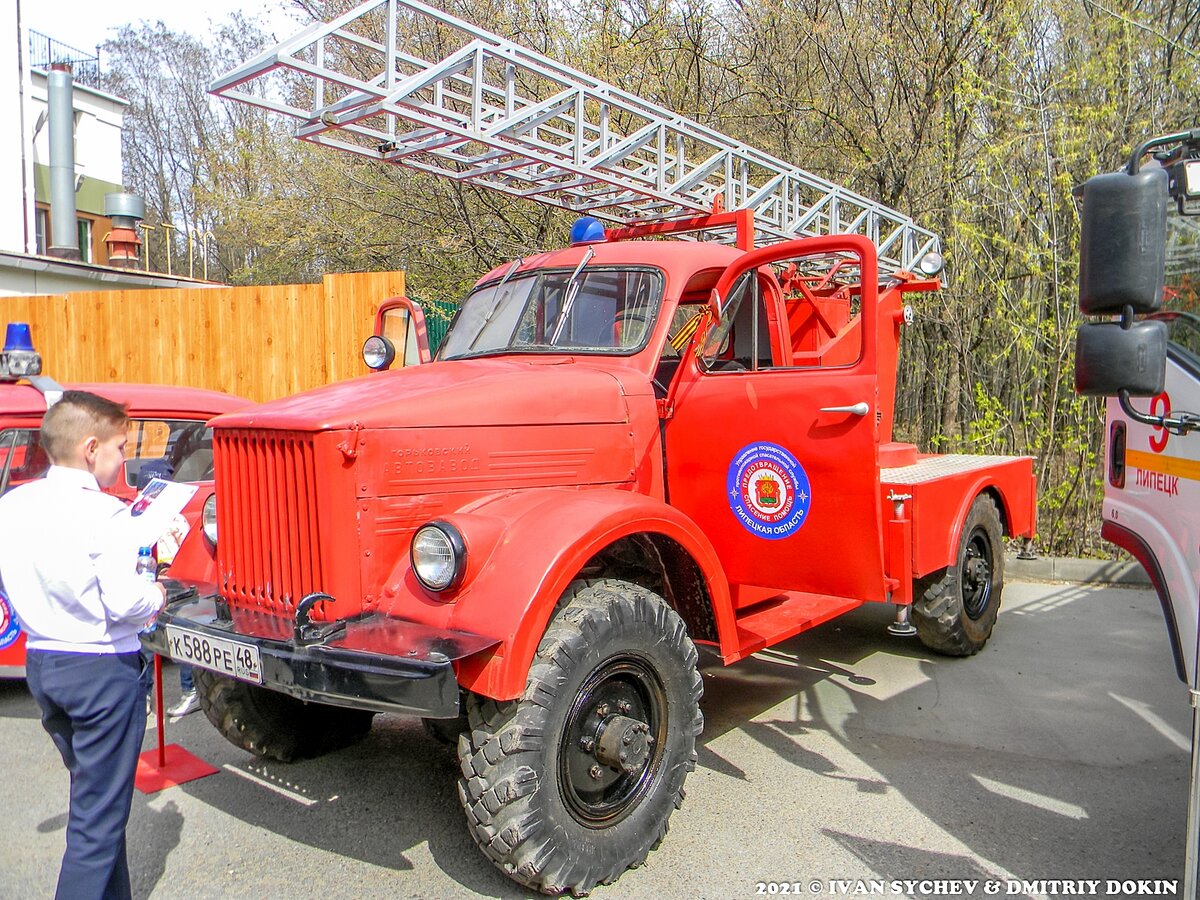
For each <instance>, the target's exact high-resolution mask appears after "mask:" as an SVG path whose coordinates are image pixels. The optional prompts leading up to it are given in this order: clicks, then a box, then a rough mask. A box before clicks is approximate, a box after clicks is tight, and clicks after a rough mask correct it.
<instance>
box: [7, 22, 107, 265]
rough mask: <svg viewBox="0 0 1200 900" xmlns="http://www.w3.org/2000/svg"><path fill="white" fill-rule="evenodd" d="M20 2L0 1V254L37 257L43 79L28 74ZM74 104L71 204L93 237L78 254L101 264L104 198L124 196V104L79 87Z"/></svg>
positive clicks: (44, 162) (45, 133) (46, 170)
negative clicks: (74, 186)
mask: <svg viewBox="0 0 1200 900" xmlns="http://www.w3.org/2000/svg"><path fill="white" fill-rule="evenodd" d="M21 2H22V0H17V2H16V3H13V2H12V0H8V2H0V46H4V47H6V48H8V49H7V50H6V51H5V52H2V53H0V122H4V123H6V125H7V126H8V127H4V128H0V251H6V252H9V253H33V254H37V253H45V252H46V244H45V243H44V242H43V243H42V244H41V245H40V246H39V243H38V240H37V235H38V224H39V222H38V220H37V214H36V209H37V208H38V207H39V206H41V207H42V208H43V209H45V208H46V207H48V206H49V203H50V190H49V186H50V126H49V123H48V121H47V113H48V110H47V78H46V73H45V72H43V71H41V70H31V69H30V67H29V37H28V31H27V29H26V28H25V27H24V26H23V22H22V20H21ZM13 49H15V50H16V52H15V53H13V52H11V51H12V50H13ZM72 105H73V107H74V110H75V174H76V176H77V177H78V179H79V180H78V185H79V187H78V190H77V191H76V192H75V205H76V210H77V213H78V216H79V218H81V219H83V220H85V221H87V222H90V223H91V224H90V229H91V238H92V239H91V242H90V246H89V247H81V248H80V249H81V250H82V251H83V255H84V258H85V259H88V260H90V261H92V262H97V263H106V262H107V261H108V257H107V253H106V252H105V248H104V235H105V234H107V233H108V231H109V230H110V229H111V227H112V224H111V221H110V220H109V219H107V218H106V217H105V216H104V195H105V194H108V193H114V192H117V191H121V190H123V188H122V187H121V177H122V172H121V126H122V123H123V120H124V116H125V110H126V109H127V108H128V106H129V104H128V102H127V101H125V100H122V99H121V98H120V97H114V96H113V95H111V94H106V93H104V92H103V91H100V90H97V89H95V88H92V87H88V86H86V85H81V84H79V83H76V84H75V86H74V92H73V100H72ZM14 126H15V127H14ZM51 215H52V213H51Z"/></svg>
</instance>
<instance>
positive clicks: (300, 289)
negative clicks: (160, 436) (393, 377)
mask: <svg viewBox="0 0 1200 900" xmlns="http://www.w3.org/2000/svg"><path fill="white" fill-rule="evenodd" d="M402 293H404V273H403V272H364V273H350V274H344V275H327V276H325V279H324V281H323V282H322V283H321V284H290V285H271V286H257V285H255V286H248V287H223V288H179V289H170V290H148V291H89V292H77V293H72V294H65V295H41V296H31V297H5V298H3V300H0V325H3V324H4V323H6V322H28V323H29V324H30V330H31V332H32V335H33V340H34V345H35V346H36V347H37V348H38V350H39V351H41V353H42V358H43V368H44V370H45V373H46V374H47V375H50V376H51V377H53V378H55V379H57V380H58V381H62V382H87V381H96V382H104V381H129V382H145V383H149V384H178V385H188V386H191V387H203V388H210V389H212V390H220V391H228V392H229V393H232V394H239V395H241V396H243V397H247V398H249V399H251V400H256V401H262V400H270V399H274V398H276V397H283V396H287V395H289V394H294V393H297V392H299V391H303V390H307V389H309V388H313V387H318V386H320V385H322V384H328V383H330V382H332V381H340V380H343V379H346V378H352V377H354V376H356V375H362V374H365V373H366V368H365V366H363V363H362V358H361V356H360V355H359V351H360V348H361V347H362V342H363V340H365V339H366V338H367V337H368V336H369V335H370V334H371V330H372V327H373V324H374V317H375V308H376V307H377V306H378V305H379V303H380V302H381V301H383V300H385V299H387V298H388V297H393V296H395V295H397V294H402Z"/></svg>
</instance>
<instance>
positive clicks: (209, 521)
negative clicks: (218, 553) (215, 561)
mask: <svg viewBox="0 0 1200 900" xmlns="http://www.w3.org/2000/svg"><path fill="white" fill-rule="evenodd" d="M200 525H201V526H202V527H203V528H204V536H205V537H206V538H208V539H209V541H210V542H212V545H213V546H214V547H215V546H216V545H217V495H216V494H210V495H209V498H208V499H207V500H205V501H204V510H203V511H202V512H201V513H200Z"/></svg>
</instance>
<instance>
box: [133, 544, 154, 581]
mask: <svg viewBox="0 0 1200 900" xmlns="http://www.w3.org/2000/svg"><path fill="white" fill-rule="evenodd" d="M136 571H137V573H138V575H140V576H141V577H142V578H145V579H146V580H147V581H158V560H156V559H155V558H154V549H153V548H152V547H139V548H138V558H137V567H136Z"/></svg>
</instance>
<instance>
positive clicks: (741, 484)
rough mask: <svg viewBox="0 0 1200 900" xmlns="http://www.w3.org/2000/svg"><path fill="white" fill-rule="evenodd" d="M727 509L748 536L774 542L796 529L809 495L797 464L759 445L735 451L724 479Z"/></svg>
mask: <svg viewBox="0 0 1200 900" xmlns="http://www.w3.org/2000/svg"><path fill="white" fill-rule="evenodd" d="M725 488H726V491H727V493H728V495H729V508H730V509H732V510H733V514H734V516H736V517H737V520H738V522H740V523H741V525H742V527H743V528H745V529H746V530H747V531H749V532H750V533H751V534H754V535H757V536H758V537H764V538H767V539H768V540H772V541H777V540H779V539H780V538H785V537H787V536H788V535H790V534H792V533H793V532H795V531H796V530H797V529H798V528H800V527H801V526H802V525H803V524H804V521H805V519H806V517H807V516H808V507H809V504H810V503H811V502H812V495H811V491H810V489H809V484H808V475H807V474H806V473H805V471H804V466H802V465H800V461H799V460H797V459H796V457H794V456H792V454H790V453H789V452H788V451H787V450H785V449H784V448H783V447H780V446H779V445H778V444H771V443H768V442H766V441H760V442H759V443H756V444H749V445H748V446H745V447H743V448H742V449H741V450H739V451H738V453H737V456H735V457H734V459H733V462H731V463H730V464H729V475H728V476H727V477H726V479H725Z"/></svg>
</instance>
